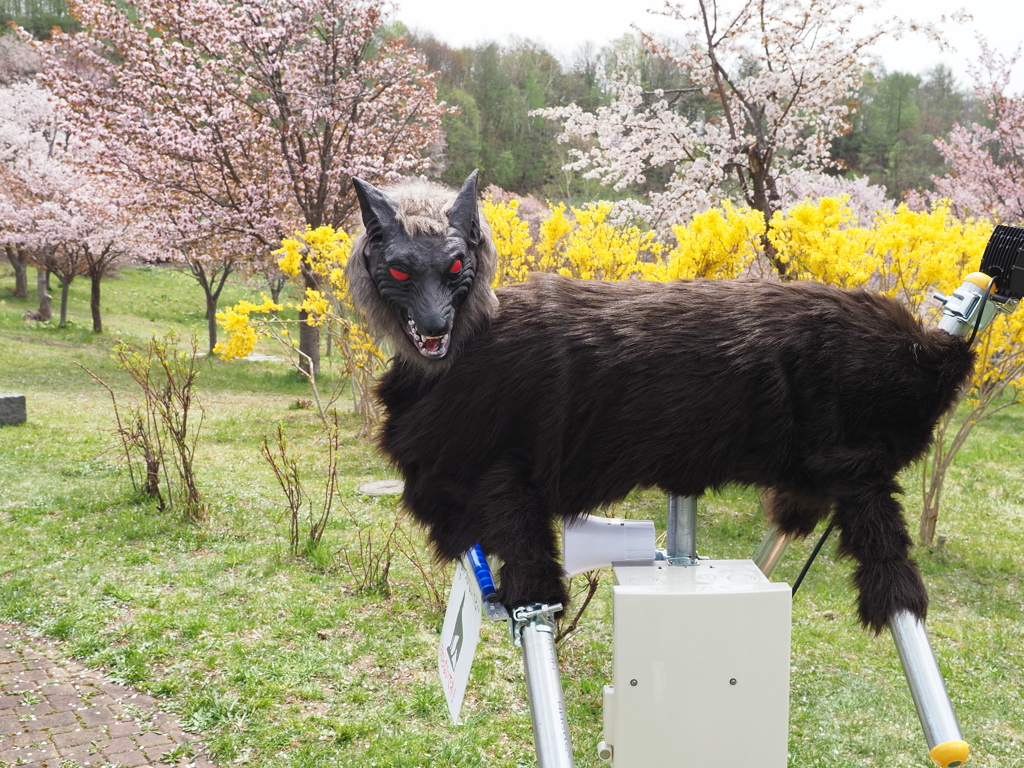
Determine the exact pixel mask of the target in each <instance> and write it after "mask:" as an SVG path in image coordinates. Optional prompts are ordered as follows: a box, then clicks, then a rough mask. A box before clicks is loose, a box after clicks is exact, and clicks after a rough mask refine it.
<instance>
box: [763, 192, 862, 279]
mask: <svg viewBox="0 0 1024 768" xmlns="http://www.w3.org/2000/svg"><path fill="white" fill-rule="evenodd" d="M856 220H857V215H856V213H854V211H853V209H852V208H850V206H849V198H847V197H845V196H844V197H838V198H836V197H825V198H821V199H820V200H818V201H817V202H814V201H810V200H805V201H803V202H801V203H798V204H796V205H794V206H793V207H792V208H790V209H789V211H787V212H786V213H785V214H782V213H776V214H775V216H773V217H772V222H771V227H770V229H769V230H768V239H769V240H770V241H771V243H772V245H774V246H775V248H776V249H777V250H778V259H779V260H780V261H781V262H783V263H784V264H786V265H787V267H788V272H787V276H789V277H793V278H794V279H798V280H817V281H819V282H822V283H827V284H828V285H835V286H838V287H840V288H856V287H859V286H864V285H867V284H868V283H869V281H870V280H871V277H872V275H874V273H875V272H876V270H877V269H878V267H879V265H880V263H879V260H878V259H877V258H876V257H875V255H874V252H873V251H872V250H871V248H870V246H869V240H870V234H871V233H870V231H869V230H866V229H864V228H862V227H859V226H856V225H855V222H856Z"/></svg>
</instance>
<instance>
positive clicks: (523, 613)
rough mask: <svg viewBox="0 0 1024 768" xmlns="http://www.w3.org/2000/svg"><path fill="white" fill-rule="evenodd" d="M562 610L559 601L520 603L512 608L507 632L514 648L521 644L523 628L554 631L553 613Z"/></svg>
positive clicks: (519, 646)
mask: <svg viewBox="0 0 1024 768" xmlns="http://www.w3.org/2000/svg"><path fill="white" fill-rule="evenodd" d="M560 610H562V604H561V603H555V604H554V605H548V604H546V603H534V604H533V605H521V606H519V607H518V608H515V609H513V610H512V616H511V617H509V620H508V628H509V633H510V634H511V636H512V643H513V644H514V645H515V647H516V648H521V647H522V645H523V630H524V629H526V627H528V626H529V627H533V628H535V629H536V630H537V631H538V632H550V633H552V634H554V632H555V614H556V613H558V612H559V611H560Z"/></svg>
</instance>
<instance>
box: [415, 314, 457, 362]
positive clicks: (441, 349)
mask: <svg viewBox="0 0 1024 768" xmlns="http://www.w3.org/2000/svg"><path fill="white" fill-rule="evenodd" d="M405 325H406V328H407V329H408V331H409V336H410V337H411V338H412V340H413V343H414V344H415V345H416V349H417V350H418V351H419V353H420V354H421V355H423V356H424V357H431V358H435V357H437V358H440V357H444V356H445V355H446V354H448V339H449V337H450V336H451V334H448V333H446V334H444V335H443V336H423V335H422V334H421V333H420V332H419V331H418V330H417V329H416V323H414V322H413V321H412V319H411V318H410V319H409V320H406V323H405ZM428 341H436V342H437V346H436V347H435V348H434V349H428V347H427V342H428Z"/></svg>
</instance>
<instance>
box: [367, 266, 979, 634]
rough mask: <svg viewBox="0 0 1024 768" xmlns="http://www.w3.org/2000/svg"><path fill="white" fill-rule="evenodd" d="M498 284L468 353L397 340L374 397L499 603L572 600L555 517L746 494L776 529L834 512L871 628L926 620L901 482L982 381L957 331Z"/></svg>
mask: <svg viewBox="0 0 1024 768" xmlns="http://www.w3.org/2000/svg"><path fill="white" fill-rule="evenodd" d="M497 295H498V310H497V311H496V312H495V313H494V314H493V315H489V316H480V315H478V316H476V317H475V318H473V320H474V324H473V325H474V327H473V328H472V329H471V332H466V329H465V328H463V329H462V331H463V338H464V339H466V341H465V342H464V343H463V344H462V346H461V347H460V352H459V354H458V355H457V356H455V357H454V359H450V360H447V361H446V364H445V365H444V366H438V367H437V368H436V369H434V370H432V369H430V368H429V367H427V366H424V365H423V362H422V360H418V359H416V358H415V357H413V356H412V355H411V354H410V353H409V352H408V350H401V351H399V353H398V355H397V357H396V359H395V362H394V365H393V367H392V368H391V370H389V371H388V373H387V374H385V376H384V377H383V379H382V381H381V382H380V384H379V388H378V396H379V399H380V401H381V403H382V404H383V406H384V408H385V412H386V416H385V422H384V426H383V429H382V432H381V435H380V446H381V448H382V449H383V451H384V453H385V454H386V455H387V456H388V457H389V458H390V459H391V461H392V462H394V464H395V466H397V467H398V469H399V470H400V471H401V473H402V475H403V476H404V477H405V492H404V497H403V500H404V503H405V505H406V507H407V508H408V509H409V510H410V511H411V512H412V514H413V515H414V516H415V517H416V518H417V519H418V520H419V521H421V522H422V523H423V524H424V525H426V527H427V528H428V530H429V535H430V539H431V541H432V542H433V544H434V546H435V547H436V549H437V552H438V553H439V555H441V556H442V557H444V558H455V557H458V556H459V555H460V554H461V553H462V552H464V551H465V550H466V549H468V548H469V547H470V546H472V545H473V544H474V543H476V542H478V541H479V542H480V543H481V544H482V545H483V547H484V549H485V550H486V551H487V552H488V553H489V554H494V555H497V556H498V557H500V558H501V559H502V561H503V563H504V566H503V568H502V570H501V589H500V594H501V598H502V600H503V602H505V604H506V605H510V606H515V605H521V604H526V603H534V602H548V603H554V602H563V603H565V602H566V601H567V597H568V596H567V594H566V588H565V582H564V579H563V573H562V569H561V566H560V563H559V558H558V552H557V544H556V536H555V530H554V525H555V521H557V520H559V519H561V518H572V517H575V516H578V515H583V514H585V513H587V512H589V511H592V510H594V509H595V508H598V507H601V506H603V505H607V504H610V503H613V502H616V501H619V500H621V499H622V498H623V497H624V496H625V495H626V494H627V493H629V491H630V490H632V489H633V488H635V487H638V486H639V487H655V486H656V487H660V488H662V489H664V490H665V491H668V492H670V493H674V494H681V495H694V496H696V495H699V494H701V493H702V492H704V491H705V490H707V489H710V488H718V487H720V486H722V485H723V484H725V483H732V482H735V483H745V484H753V485H756V486H759V487H761V488H763V489H765V503H766V508H767V514H768V516H769V518H770V519H771V520H772V521H773V522H774V523H775V524H777V525H778V526H779V527H780V528H781V529H782V530H783V531H786V532H791V533H794V534H797V535H801V536H803V535H806V534H808V533H810V532H811V531H812V530H813V529H814V527H815V525H816V524H817V523H818V522H819V520H821V519H822V518H823V517H825V516H827V515H828V514H829V513H832V514H834V516H835V521H836V523H837V527H838V530H839V532H840V551H841V552H842V553H843V554H845V555H848V556H850V557H853V558H854V559H855V560H856V561H857V562H858V566H857V569H856V572H855V576H854V579H855V583H856V586H857V588H858V590H859V612H860V618H861V620H862V622H863V623H864V624H865V625H867V626H869V627H871V628H873V629H874V630H876V631H878V630H880V629H881V628H882V627H883V626H884V625H885V623H886V620H887V617H888V616H889V615H890V614H891V613H892V612H893V611H895V610H899V609H908V610H910V611H912V612H913V613H915V614H916V615H918V616H920V617H922V618H923V617H924V615H925V612H926V610H927V602H928V601H927V594H926V592H925V588H924V585H923V583H922V581H921V578H920V576H919V574H918V571H917V568H916V566H915V565H914V563H913V562H912V561H911V560H910V558H909V556H908V553H909V549H910V546H911V539H910V537H909V535H908V533H907V530H906V525H905V522H904V520H903V516H902V510H901V508H900V505H899V503H898V501H897V500H896V498H895V497H894V494H896V493H898V492H899V490H900V489H899V488H898V486H897V483H896V479H895V478H896V475H897V473H898V472H899V471H900V470H901V469H903V468H904V467H906V466H907V465H908V464H909V463H910V462H912V461H914V460H915V459H917V458H919V457H920V456H922V454H923V453H924V452H925V451H926V449H927V447H928V446H929V443H930V440H931V434H932V430H933V427H934V425H935V423H936V421H937V420H938V418H939V417H940V416H941V415H942V414H943V413H944V412H945V411H946V410H947V409H949V408H950V407H951V406H952V405H953V404H954V402H955V400H956V398H957V396H958V394H959V391H960V388H961V387H962V386H963V384H964V382H965V381H966V379H967V377H968V376H969V374H970V371H971V368H972V365H973V355H972V353H971V351H970V350H969V348H968V345H967V344H966V343H965V342H964V341H963V340H962V339H959V338H956V337H954V336H951V335H949V334H946V333H945V332H942V331H939V330H937V329H931V328H923V327H922V326H921V325H920V324H919V323H918V322H917V321H916V320H915V319H914V318H913V317H912V316H911V315H910V314H909V313H908V312H907V311H906V310H905V309H904V308H903V307H902V306H900V305H899V304H897V303H896V302H894V301H891V300H889V299H886V298H884V297H881V296H879V295H877V294H874V293H871V292H868V291H843V290H838V289H833V288H828V287H825V286H822V285H819V284H814V283H791V284H777V283H769V282H756V281H682V282H675V283H668V284H658V283H648V282H638V281H636V282H625V283H601V282H585V281H578V280H572V279H568V278H563V277H558V276H552V275H535V276H534V277H532V278H531V279H530V280H529V281H528V282H527V283H526V284H524V285H519V286H513V287H509V288H505V289H502V290H499V291H498V292H497ZM455 322H456V324H458V322H459V318H458V317H456V320H455Z"/></svg>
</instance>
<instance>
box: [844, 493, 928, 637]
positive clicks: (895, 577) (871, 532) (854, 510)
mask: <svg viewBox="0 0 1024 768" xmlns="http://www.w3.org/2000/svg"><path fill="white" fill-rule="evenodd" d="M897 491H899V488H898V487H897V486H896V484H895V483H889V484H887V485H882V486H876V487H874V488H872V489H869V490H865V491H864V492H863V493H860V494H857V495H851V496H843V497H841V498H840V499H839V500H838V502H837V504H836V512H835V517H836V523H837V525H838V526H839V531H840V537H839V553H840V554H841V555H844V556H849V557H852V558H854V559H855V560H856V561H857V562H858V563H859V565H858V566H857V568H856V570H855V571H854V573H853V582H854V585H855V586H856V587H857V591H858V593H859V595H858V603H857V607H858V612H859V614H860V620H861V622H862V623H863V624H864V625H865V626H866V627H869V628H871V629H872V630H874V632H875V633H876V634H877V633H879V632H881V631H882V628H883V627H885V625H886V624H887V622H888V619H889V616H890V615H892V614H893V613H895V612H896V611H902V610H906V611H910V612H911V613H912V614H913V615H914V616H916V617H918V618H919V619H922V620H923V619H924V618H925V614H926V613H927V612H928V592H927V591H926V590H925V586H924V582H923V581H922V580H921V575H920V573H919V572H918V570H917V564H916V563H914V561H913V560H911V559H910V556H909V555H910V547H911V545H912V544H913V541H912V540H911V538H910V534H909V533H908V532H907V526H906V522H905V521H904V519H903V510H902V508H901V507H900V504H899V502H898V501H896V499H895V498H893V494H894V493H895V492H897Z"/></svg>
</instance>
